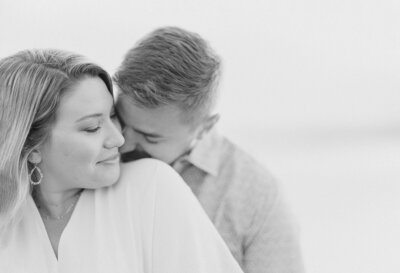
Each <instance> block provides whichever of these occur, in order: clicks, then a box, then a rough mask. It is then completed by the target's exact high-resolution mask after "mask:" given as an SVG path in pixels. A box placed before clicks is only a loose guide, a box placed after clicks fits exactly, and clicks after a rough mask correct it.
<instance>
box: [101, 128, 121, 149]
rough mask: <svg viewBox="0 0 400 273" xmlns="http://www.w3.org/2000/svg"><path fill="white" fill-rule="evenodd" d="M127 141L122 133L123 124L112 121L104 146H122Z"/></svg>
mask: <svg viewBox="0 0 400 273" xmlns="http://www.w3.org/2000/svg"><path fill="white" fill-rule="evenodd" d="M124 142H125V138H124V136H123V135H122V133H121V126H120V125H119V123H118V124H115V123H112V124H111V126H110V130H109V133H108V135H107V139H106V141H105V143H104V146H105V147H106V148H108V149H112V148H115V147H117V148H118V147H121V146H122V145H123V144H124Z"/></svg>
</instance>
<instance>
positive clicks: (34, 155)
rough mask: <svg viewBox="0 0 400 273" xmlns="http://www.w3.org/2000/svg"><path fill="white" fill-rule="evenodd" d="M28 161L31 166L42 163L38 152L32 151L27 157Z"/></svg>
mask: <svg viewBox="0 0 400 273" xmlns="http://www.w3.org/2000/svg"><path fill="white" fill-rule="evenodd" d="M28 161H29V162H30V163H32V164H39V163H40V162H42V156H41V154H40V152H39V151H38V150H33V151H32V152H31V153H30V154H29V155H28Z"/></svg>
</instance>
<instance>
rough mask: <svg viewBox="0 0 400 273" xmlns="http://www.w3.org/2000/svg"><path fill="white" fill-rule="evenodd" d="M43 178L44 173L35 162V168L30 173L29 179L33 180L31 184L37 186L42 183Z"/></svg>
mask: <svg viewBox="0 0 400 273" xmlns="http://www.w3.org/2000/svg"><path fill="white" fill-rule="evenodd" d="M35 171H36V174H35ZM42 179H43V173H42V171H41V170H40V169H39V167H38V166H37V165H36V164H35V165H34V167H33V169H32V170H31V171H30V173H29V181H30V182H31V185H33V186H37V185H39V184H40V182H42Z"/></svg>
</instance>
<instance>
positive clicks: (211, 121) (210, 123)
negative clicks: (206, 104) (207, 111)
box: [198, 114, 220, 139]
mask: <svg viewBox="0 0 400 273" xmlns="http://www.w3.org/2000/svg"><path fill="white" fill-rule="evenodd" d="M219 118H220V115H219V114H214V115H211V116H209V117H207V118H206V119H205V120H204V121H203V124H202V126H201V127H202V128H201V131H200V132H199V136H198V139H202V138H203V136H204V135H205V134H207V133H208V132H209V131H210V130H211V129H212V128H213V127H214V125H215V124H216V123H217V122H218V121H219Z"/></svg>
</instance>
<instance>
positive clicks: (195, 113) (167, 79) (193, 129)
mask: <svg viewBox="0 0 400 273" xmlns="http://www.w3.org/2000/svg"><path fill="white" fill-rule="evenodd" d="M219 76H220V59H219V58H218V56H217V55H216V54H215V53H214V52H213V50H212V49H211V48H210V47H209V45H208V44H207V42H206V41H205V40H203V39H202V38H201V37H200V36H199V35H198V34H195V33H192V32H188V31H186V30H183V29H180V28H176V27H166V28H160V29H157V30H155V31H153V32H152V33H150V34H149V35H148V36H146V37H145V38H144V39H143V40H141V41H140V42H139V43H138V44H137V45H136V46H135V47H133V48H132V49H131V50H129V51H128V53H127V54H126V56H125V59H124V61H123V62H122V64H121V66H120V67H119V69H118V71H117V73H116V74H115V76H114V80H115V82H116V84H117V86H118V89H119V90H118V92H119V94H118V99H117V112H118V114H119V116H120V118H121V121H122V123H123V125H124V126H125V128H124V136H125V138H126V141H125V145H124V146H123V147H122V149H121V151H122V152H123V153H125V152H130V151H132V150H136V151H137V152H139V153H136V155H132V156H133V158H134V157H142V156H143V157H144V156H150V157H154V158H158V159H161V160H163V161H164V162H167V163H173V162H174V161H175V160H176V159H177V158H178V157H180V156H181V155H182V154H184V153H186V152H188V151H189V150H190V149H191V148H192V147H193V145H194V144H195V142H196V141H197V140H198V139H200V138H201V137H202V136H203V134H204V133H206V132H207V131H208V130H210V129H211V128H212V127H213V125H214V124H215V122H216V121H217V120H218V116H217V115H212V111H213V109H214V106H215V102H216V97H217V85H218V80H219Z"/></svg>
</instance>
